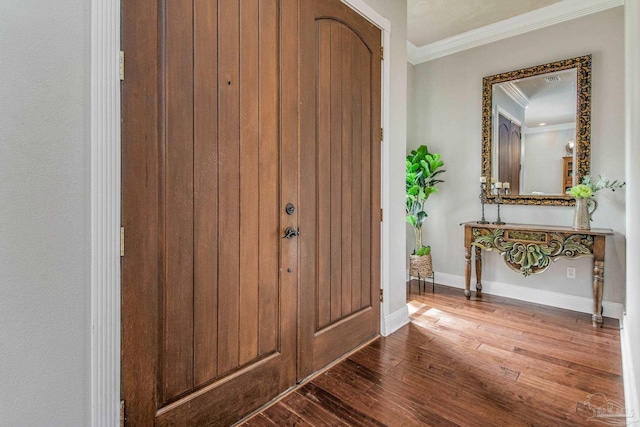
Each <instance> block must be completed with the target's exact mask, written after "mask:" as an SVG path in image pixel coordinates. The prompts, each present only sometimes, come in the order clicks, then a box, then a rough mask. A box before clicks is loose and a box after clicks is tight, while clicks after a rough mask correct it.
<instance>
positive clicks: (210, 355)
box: [193, 0, 219, 385]
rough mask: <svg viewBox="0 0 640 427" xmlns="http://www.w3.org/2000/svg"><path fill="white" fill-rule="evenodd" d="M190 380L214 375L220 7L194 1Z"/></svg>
mask: <svg viewBox="0 0 640 427" xmlns="http://www.w3.org/2000/svg"><path fill="white" fill-rule="evenodd" d="M194 8H195V10H194V18H195V28H194V52H195V54H194V67H195V69H194V109H195V111H194V114H195V122H194V189H193V191H194V239H195V244H194V262H195V265H194V299H193V302H194V316H193V318H194V379H195V385H201V384H204V383H206V382H208V381H210V380H212V379H214V378H216V377H217V376H218V310H217V307H218V263H217V259H218V245H217V244H216V242H217V241H218V226H217V225H218V188H219V183H218V146H219V141H218V120H217V116H218V84H217V82H218V77H217V75H218V55H217V46H218V31H217V30H218V28H217V27H218V5H217V2H212V1H209V0H195V2H194Z"/></svg>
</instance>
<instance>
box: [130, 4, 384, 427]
mask: <svg viewBox="0 0 640 427" xmlns="http://www.w3.org/2000/svg"><path fill="white" fill-rule="evenodd" d="M319 16H322V18H319V19H317V17H319ZM122 22H123V33H122V40H123V50H124V51H125V55H126V76H125V77H126V79H125V81H124V82H123V86H122V88H123V92H122V96H123V98H122V117H123V123H122V141H123V142H122V144H123V145H122V161H123V171H122V224H123V226H124V227H125V233H126V253H125V256H124V257H123V259H122V396H123V399H124V400H125V415H126V424H127V425H132V426H143V425H144V426H146V425H198V426H200V425H229V424H232V423H233V422H235V421H237V420H239V419H241V418H242V417H243V416H245V415H247V414H248V413H250V412H251V411H253V410H254V409H256V408H258V407H260V406H262V405H264V404H265V403H267V402H268V401H269V400H271V399H273V398H274V397H276V396H277V395H278V394H279V393H281V392H283V391H285V390H286V389H288V388H290V387H292V386H294V385H295V383H296V381H298V380H299V379H301V378H304V377H306V376H308V375H309V374H310V373H312V372H313V371H315V370H317V369H319V368H321V367H323V366H325V365H326V364H328V363H330V362H331V361H332V360H334V359H336V358H338V357H340V356H341V355H342V354H344V353H345V352H347V351H349V350H350V349H352V348H354V347H356V346H358V345H359V344H361V343H363V342H365V341H366V340H367V339H369V338H371V337H373V336H375V335H376V334H377V333H378V328H379V302H378V290H379V276H380V259H379V257H380V255H379V252H380V247H379V246H380V234H379V227H380V223H379V220H380V184H379V182H380V31H379V30H377V29H375V27H373V26H372V25H371V24H369V23H368V22H367V21H366V20H364V19H363V18H361V17H360V16H358V15H356V14H355V13H354V12H353V11H351V10H350V9H348V8H347V7H345V6H344V5H342V3H341V2H340V1H339V0H299V1H294V0H241V1H233V0H217V1H216V0H160V1H158V0H136V1H130V2H123V6H122ZM302 39H304V42H302V41H301V40H302ZM318 55H321V56H318ZM299 64H300V65H299ZM299 67H302V68H300V69H299ZM299 76H300V77H299ZM316 117H317V120H316ZM299 129H300V130H299ZM289 203H291V204H292V205H293V210H290V209H287V208H286V207H287V205H288V204H289ZM289 227H290V228H291V230H292V231H296V230H298V229H299V231H300V235H299V236H290V237H291V238H283V236H284V234H285V232H286V230H287V228H289ZM316 248H317V249H316Z"/></svg>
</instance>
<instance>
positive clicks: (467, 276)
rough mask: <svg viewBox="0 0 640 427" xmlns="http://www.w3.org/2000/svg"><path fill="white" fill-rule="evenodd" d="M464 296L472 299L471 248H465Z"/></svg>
mask: <svg viewBox="0 0 640 427" xmlns="http://www.w3.org/2000/svg"><path fill="white" fill-rule="evenodd" d="M464 261H465V264H464V296H465V297H467V299H471V247H469V246H467V247H465V248H464Z"/></svg>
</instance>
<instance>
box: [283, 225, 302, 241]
mask: <svg viewBox="0 0 640 427" xmlns="http://www.w3.org/2000/svg"><path fill="white" fill-rule="evenodd" d="M299 235H300V230H299V229H298V230H294V229H293V228H291V227H287V229H286V230H284V236H282V238H283V239H292V238H294V237H296V236H299Z"/></svg>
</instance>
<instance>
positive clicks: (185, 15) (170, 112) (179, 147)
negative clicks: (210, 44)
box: [162, 0, 193, 402]
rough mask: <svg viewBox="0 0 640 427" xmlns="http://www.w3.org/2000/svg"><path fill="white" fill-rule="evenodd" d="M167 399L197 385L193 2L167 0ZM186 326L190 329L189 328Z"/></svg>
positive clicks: (164, 256)
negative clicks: (194, 283) (194, 254)
mask: <svg viewBox="0 0 640 427" xmlns="http://www.w3.org/2000/svg"><path fill="white" fill-rule="evenodd" d="M164 31H165V33H164V39H163V47H164V55H165V63H164V85H165V88H166V92H165V93H166V96H165V97H164V103H163V118H164V120H165V123H164V128H165V129H166V133H165V139H164V141H162V143H163V150H164V153H165V157H164V163H163V165H162V173H163V178H164V188H165V191H164V192H163V193H162V205H163V212H162V213H163V214H164V215H163V216H164V230H165V246H164V252H163V254H162V259H163V265H164V279H165V280H164V282H163V286H164V292H163V294H164V316H163V319H164V322H163V332H164V334H163V359H162V361H163V365H162V378H163V400H164V401H165V402H167V401H169V400H171V399H173V398H175V397H176V396H178V395H180V394H182V393H184V392H186V391H187V390H189V389H190V388H191V387H192V385H193V335H192V331H193V4H192V1H191V0H177V1H169V2H167V3H166V16H165V28H164ZM185 331H188V333H185Z"/></svg>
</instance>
